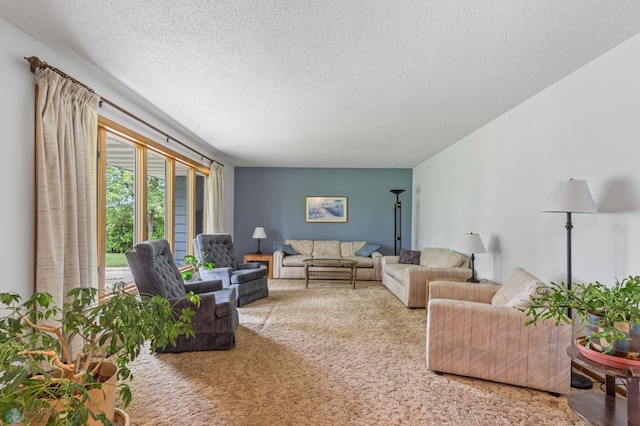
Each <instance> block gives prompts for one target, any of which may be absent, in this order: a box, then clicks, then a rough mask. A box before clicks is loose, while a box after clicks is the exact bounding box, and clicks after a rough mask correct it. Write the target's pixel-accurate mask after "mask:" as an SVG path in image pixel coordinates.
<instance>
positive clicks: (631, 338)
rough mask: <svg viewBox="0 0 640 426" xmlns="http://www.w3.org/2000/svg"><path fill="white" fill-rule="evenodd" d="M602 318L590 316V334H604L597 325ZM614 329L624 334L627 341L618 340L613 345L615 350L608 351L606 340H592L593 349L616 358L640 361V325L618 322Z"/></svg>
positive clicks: (588, 330) (588, 329)
mask: <svg viewBox="0 0 640 426" xmlns="http://www.w3.org/2000/svg"><path fill="white" fill-rule="evenodd" d="M600 318H601V317H600V316H598V315H594V314H589V315H588V317H587V319H588V321H589V324H590V325H589V327H588V328H587V332H588V333H592V332H593V333H600V332H602V328H601V327H599V326H598V325H597V324H595V323H596V322H597V321H599V320H600ZM614 327H615V328H616V329H618V330H620V331H622V332H623V333H624V335H625V338H626V340H620V339H618V340H616V341H615V342H614V343H613V348H610V349H609V350H608V351H607V350H606V349H607V347H608V344H607V341H606V340H605V339H592V340H591V347H592V348H593V349H595V350H597V351H599V352H602V353H606V354H607V355H613V356H614V357H619V358H626V359H632V360H638V359H640V324H632V323H629V322H616V323H614Z"/></svg>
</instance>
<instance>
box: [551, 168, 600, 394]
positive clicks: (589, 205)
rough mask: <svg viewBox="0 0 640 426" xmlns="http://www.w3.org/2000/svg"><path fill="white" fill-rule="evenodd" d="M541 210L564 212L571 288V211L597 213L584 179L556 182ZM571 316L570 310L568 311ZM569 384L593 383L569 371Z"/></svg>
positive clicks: (587, 385)
mask: <svg viewBox="0 0 640 426" xmlns="http://www.w3.org/2000/svg"><path fill="white" fill-rule="evenodd" d="M542 211H543V212H551V213H566V214H567V223H566V224H565V226H564V227H565V229H566V230H567V288H569V289H571V285H572V281H571V229H573V224H572V223H571V213H597V212H598V210H597V209H596V204H595V203H594V202H593V197H591V192H589V187H588V186H587V182H586V181H585V180H580V179H577V180H574V179H569V180H565V181H561V182H558V183H557V184H556V186H555V188H554V189H553V192H552V193H551V195H550V196H549V199H548V200H547V204H545V206H544V209H542ZM568 316H569V318H571V310H569V312H568ZM571 386H572V387H574V388H577V389H591V387H593V383H592V382H591V380H589V379H587V378H586V377H584V376H582V375H580V374H576V373H574V372H573V371H571Z"/></svg>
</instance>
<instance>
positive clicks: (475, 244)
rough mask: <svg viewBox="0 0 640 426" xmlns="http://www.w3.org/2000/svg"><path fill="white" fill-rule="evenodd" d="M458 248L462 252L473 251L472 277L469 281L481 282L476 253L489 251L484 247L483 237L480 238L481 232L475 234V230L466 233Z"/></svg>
mask: <svg viewBox="0 0 640 426" xmlns="http://www.w3.org/2000/svg"><path fill="white" fill-rule="evenodd" d="M458 250H460V251H461V252H462V253H471V278H469V279H468V280H467V281H468V282H472V283H477V282H479V281H480V280H478V279H477V278H476V265H475V260H476V257H475V253H486V252H487V250H486V249H485V248H484V244H483V243H482V238H480V234H474V233H473V232H470V233H468V234H464V236H463V237H462V241H461V242H460V248H459V249H458Z"/></svg>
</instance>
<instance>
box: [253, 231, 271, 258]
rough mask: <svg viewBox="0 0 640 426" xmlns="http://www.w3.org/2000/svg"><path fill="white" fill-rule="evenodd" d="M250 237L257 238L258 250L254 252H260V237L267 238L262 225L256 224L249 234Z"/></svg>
mask: <svg viewBox="0 0 640 426" xmlns="http://www.w3.org/2000/svg"><path fill="white" fill-rule="evenodd" d="M251 238H255V239H257V240H258V250H257V251H256V254H261V253H260V240H261V239H262V238H267V232H266V231H265V230H264V228H263V227H262V226H257V227H256V229H254V230H253V235H252V236H251Z"/></svg>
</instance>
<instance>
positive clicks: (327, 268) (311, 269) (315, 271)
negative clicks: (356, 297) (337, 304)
mask: <svg viewBox="0 0 640 426" xmlns="http://www.w3.org/2000/svg"><path fill="white" fill-rule="evenodd" d="M303 262H304V286H305V287H306V288H309V280H310V279H312V278H318V279H343V280H347V279H348V280H350V281H351V288H354V289H355V288H356V272H357V270H358V268H357V267H356V264H357V263H358V262H357V261H355V260H351V259H321V258H316V259H305V260H303Z"/></svg>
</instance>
